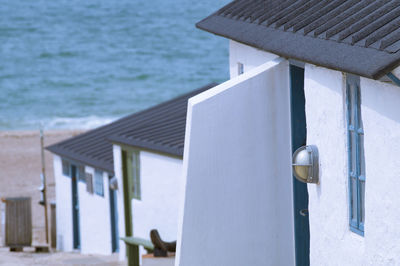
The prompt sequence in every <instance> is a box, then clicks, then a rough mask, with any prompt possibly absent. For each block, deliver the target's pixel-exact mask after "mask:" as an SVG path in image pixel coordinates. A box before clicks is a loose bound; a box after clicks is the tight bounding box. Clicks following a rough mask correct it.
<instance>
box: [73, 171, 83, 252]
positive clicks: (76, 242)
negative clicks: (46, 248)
mask: <svg viewBox="0 0 400 266" xmlns="http://www.w3.org/2000/svg"><path fill="white" fill-rule="evenodd" d="M71 187H72V227H73V248H74V249H81V235H80V229H79V198H78V178H77V172H76V166H75V165H71Z"/></svg>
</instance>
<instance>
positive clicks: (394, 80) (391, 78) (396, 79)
mask: <svg viewBox="0 0 400 266" xmlns="http://www.w3.org/2000/svg"><path fill="white" fill-rule="evenodd" d="M386 76H387V77H388V78H390V80H391V81H393V82H394V83H395V84H396V85H397V86H399V87H400V79H398V78H397V77H396V76H395V75H394V74H393V73H392V72H389V73H387V74H386Z"/></svg>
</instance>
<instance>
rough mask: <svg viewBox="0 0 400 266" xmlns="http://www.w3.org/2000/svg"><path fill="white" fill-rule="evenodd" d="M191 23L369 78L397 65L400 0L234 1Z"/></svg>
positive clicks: (241, 40) (399, 56) (281, 53)
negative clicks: (195, 22) (197, 21)
mask: <svg viewBox="0 0 400 266" xmlns="http://www.w3.org/2000/svg"><path fill="white" fill-rule="evenodd" d="M196 26H197V27H198V28H200V29H203V30H206V31H209V32H211V33H214V34H217V35H221V36H224V37H227V38H229V39H232V40H235V41H238V42H241V43H244V44H247V45H250V46H253V47H256V48H259V49H262V50H265V51H268V52H271V53H275V54H278V55H280V56H283V57H286V58H293V59H297V60H301V61H304V62H309V63H312V64H316V65H320V66H324V67H327V68H331V69H336V70H340V71H344V72H349V73H353V74H358V75H361V76H365V77H369V78H373V79H378V78H380V77H381V76H383V75H384V74H387V73H388V72H389V71H391V70H393V69H394V68H395V67H397V66H398V65H399V64H400V52H399V50H400V1H399V0H330V1H329V0H326V1H321V0H286V1H285V0H236V1H233V2H231V3H229V4H228V5H226V6H225V7H223V8H221V9H220V10H219V11H217V12H216V13H214V14H212V15H211V16H209V17H207V18H205V19H204V20H202V21H200V22H199V23H197V25H196Z"/></svg>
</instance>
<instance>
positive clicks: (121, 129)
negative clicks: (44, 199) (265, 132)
mask: <svg viewBox="0 0 400 266" xmlns="http://www.w3.org/2000/svg"><path fill="white" fill-rule="evenodd" d="M214 85H215V84H211V85H208V86H205V87H203V88H200V89H198V90H195V91H192V92H190V93H188V94H185V95H182V96H180V97H177V98H175V99H172V100H170V101H167V102H165V103H162V104H159V105H157V106H155V107H152V108H150V109H147V110H144V111H141V112H138V113H135V114H133V115H130V116H127V117H124V118H122V119H119V120H117V121H115V122H113V123H110V124H108V125H105V126H102V127H99V128H96V129H93V130H90V131H88V132H86V133H84V134H81V135H78V136H75V137H73V138H70V139H67V140H65V141H62V142H60V143H56V144H54V145H51V146H49V147H47V149H48V150H50V151H51V152H52V153H54V176H55V182H56V204H57V208H56V216H57V219H56V220H57V249H58V250H61V251H72V250H80V251H81V252H82V253H85V254H91V253H92V254H111V253H113V252H118V251H119V252H120V254H121V258H122V259H123V258H125V252H124V250H125V245H124V244H123V242H121V241H120V237H123V236H137V237H141V238H145V239H149V233H150V230H151V229H152V228H157V229H158V230H159V231H160V233H161V235H162V236H163V238H166V239H172V240H175V239H176V238H177V230H178V229H177V227H178V225H177V222H178V221H177V220H178V213H177V212H178V211H177V210H178V205H179V201H180V199H183V178H182V173H181V171H182V156H183V143H184V135H185V123H186V109H187V100H188V99H189V98H190V97H192V96H194V95H196V94H198V93H201V92H202V91H204V90H206V89H208V88H210V87H213V86H214Z"/></svg>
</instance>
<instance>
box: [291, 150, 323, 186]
mask: <svg viewBox="0 0 400 266" xmlns="http://www.w3.org/2000/svg"><path fill="white" fill-rule="evenodd" d="M292 163H293V164H292V166H293V174H294V176H295V177H296V178H297V180H299V181H301V182H303V183H318V181H319V179H318V149H317V147H316V146H314V145H310V146H303V147H300V148H298V149H297V150H296V151H295V152H294V154H293V161H292Z"/></svg>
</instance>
